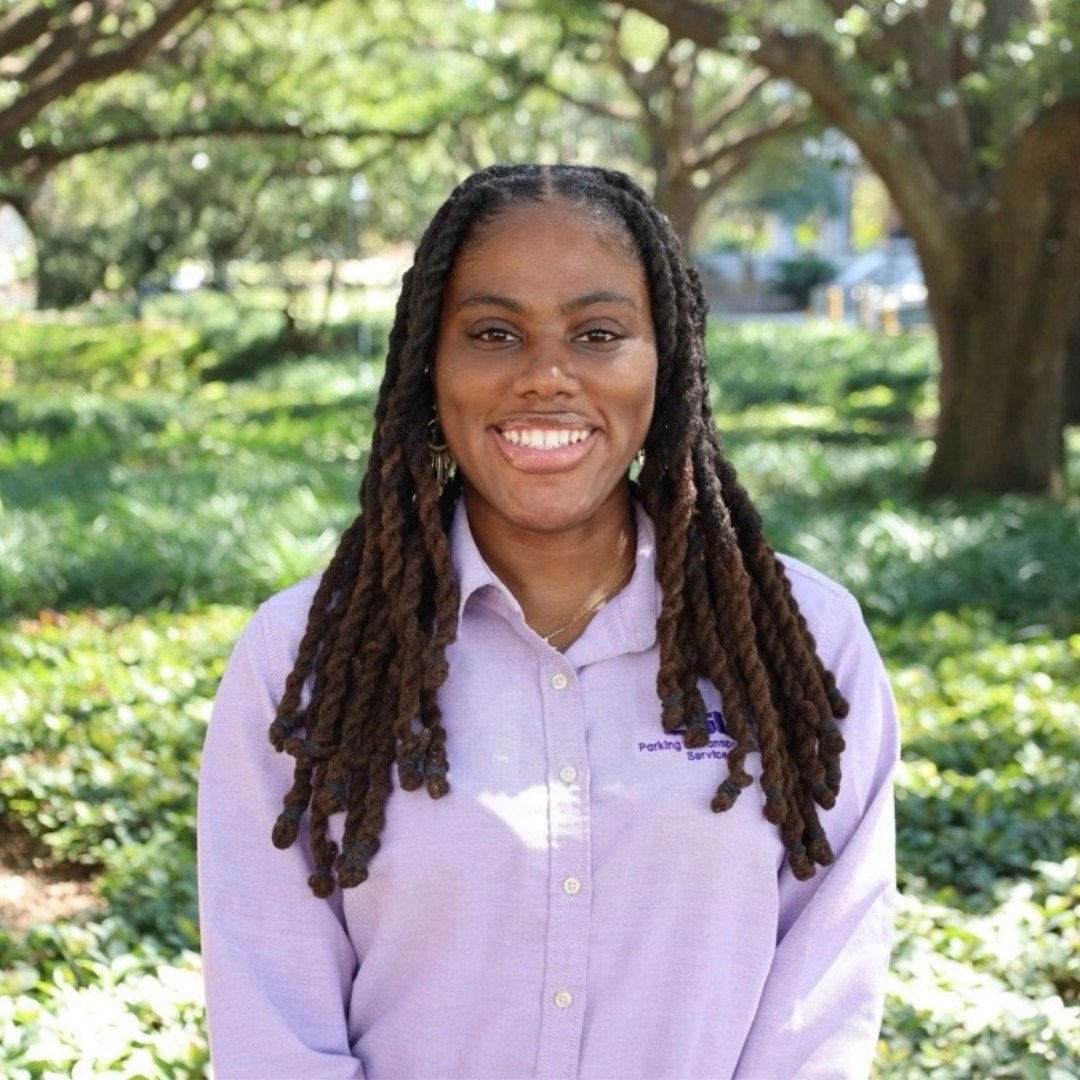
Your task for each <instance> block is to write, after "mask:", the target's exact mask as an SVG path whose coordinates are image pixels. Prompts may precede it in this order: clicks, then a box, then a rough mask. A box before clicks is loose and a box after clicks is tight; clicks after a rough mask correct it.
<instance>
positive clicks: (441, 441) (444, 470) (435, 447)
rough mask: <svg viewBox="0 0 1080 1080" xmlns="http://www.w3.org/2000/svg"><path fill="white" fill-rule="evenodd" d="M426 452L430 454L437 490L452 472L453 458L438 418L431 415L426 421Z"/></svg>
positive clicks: (444, 484) (443, 484)
mask: <svg viewBox="0 0 1080 1080" xmlns="http://www.w3.org/2000/svg"><path fill="white" fill-rule="evenodd" d="M427 427H428V440H427V448H428V454H429V455H430V456H431V468H432V470H433V471H434V473H435V483H436V484H438V485H439V490H440V491H442V489H443V488H444V487H445V486H446V481H447V480H449V479H450V477H451V476H453V474H454V458H453V455H452V454H451V453H450V447H449V446H448V445H447V442H446V436H445V435H444V434H443V431H442V425H440V423H439V418H438V417H437V416H433V417H432V418H431V419H430V420H429V421H428V426H427Z"/></svg>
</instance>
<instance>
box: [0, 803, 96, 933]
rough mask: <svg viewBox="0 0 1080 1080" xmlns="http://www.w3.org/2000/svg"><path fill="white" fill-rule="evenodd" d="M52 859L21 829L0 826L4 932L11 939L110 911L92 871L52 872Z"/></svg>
mask: <svg viewBox="0 0 1080 1080" xmlns="http://www.w3.org/2000/svg"><path fill="white" fill-rule="evenodd" d="M46 855H47V849H45V848H44V847H43V846H42V845H41V844H39V843H38V842H36V841H35V840H34V838H33V837H31V836H30V835H29V834H28V833H27V832H26V830H25V829H23V828H21V827H20V826H19V825H18V823H13V822H10V821H4V820H0V928H2V929H4V930H6V931H7V932H8V933H9V934H15V935H20V934H23V933H25V932H26V931H27V930H29V929H30V927H31V926H34V925H35V924H37V923H43V922H59V921H60V920H62V919H70V918H72V917H73V916H76V915H82V914H84V913H87V912H97V911H102V910H104V906H105V905H104V902H103V901H102V900H101V898H100V897H99V896H98V895H97V893H96V891H95V889H94V881H93V871H92V870H91V869H90V868H88V867H85V866H50V865H49V863H48V860H47V858H46Z"/></svg>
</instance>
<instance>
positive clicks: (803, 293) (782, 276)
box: [776, 253, 836, 308]
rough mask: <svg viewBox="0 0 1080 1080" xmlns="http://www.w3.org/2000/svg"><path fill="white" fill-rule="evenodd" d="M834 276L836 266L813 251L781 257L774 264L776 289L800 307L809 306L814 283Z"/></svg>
mask: <svg viewBox="0 0 1080 1080" xmlns="http://www.w3.org/2000/svg"><path fill="white" fill-rule="evenodd" d="M834 277H836V267H835V266H833V264H832V263H831V262H829V260H828V259H823V258H822V257H821V256H820V255H815V254H813V253H810V254H806V255H800V256H798V257H797V258H794V259H782V260H781V261H780V262H779V263H777V265H776V287H777V289H779V290H780V292H782V293H783V294H784V295H785V296H790V297H791V298H792V300H794V301H795V302H796V303H797V304H798V305H799V307H801V308H805V307H809V306H810V293H811V292H812V291H813V289H814V286H815V285H824V284H825V282H827V281H832V279H833V278H834Z"/></svg>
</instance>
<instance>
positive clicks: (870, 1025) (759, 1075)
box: [735, 593, 899, 1080]
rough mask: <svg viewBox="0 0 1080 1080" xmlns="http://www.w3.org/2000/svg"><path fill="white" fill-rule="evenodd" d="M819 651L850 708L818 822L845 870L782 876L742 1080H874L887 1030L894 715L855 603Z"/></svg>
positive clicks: (842, 611)
mask: <svg viewBox="0 0 1080 1080" xmlns="http://www.w3.org/2000/svg"><path fill="white" fill-rule="evenodd" d="M811 625H813V623H811ZM819 644H820V645H821V646H822V649H821V655H822V657H823V659H824V660H825V662H826V664H827V666H828V667H829V668H830V669H831V670H832V672H833V674H834V675H835V676H836V679H837V682H838V684H839V686H840V689H841V690H842V691H843V693H844V695H845V696H846V697H847V699H848V702H849V704H850V707H851V711H850V713H849V715H848V717H847V718H846V719H845V720H844V721H842V722H841V732H842V733H843V735H844V739H845V742H846V744H847V748H846V750H845V751H844V753H843V755H842V756H841V765H842V768H843V778H842V782H841V791H840V795H839V797H838V798H837V802H836V806H835V807H834V808H833V809H832V810H831V811H827V812H825V811H823V812H822V815H821V817H822V823H823V825H824V827H825V831H826V833H827V834H828V836H829V840H830V843H831V845H832V848H833V852H834V854H835V856H836V860H835V862H834V863H833V865H832V866H830V867H827V868H819V869H818V872H817V874H816V875H815V876H814V877H813V878H812V879H810V880H809V881H805V882H800V881H797V880H796V879H795V878H794V877H793V875H792V874H791V872H790V870H789V869H788V867H787V864H786V863H785V864H784V868H783V869H782V871H781V874H780V924H779V928H778V941H777V945H776V953H775V957H774V960H773V964H772V968H771V970H770V973H769V975H768V978H767V980H766V983H765V987H764V989H763V992H762V996H761V999H760V1002H759V1005H758V1009H757V1013H756V1015H755V1019H754V1022H753V1025H752V1026H751V1030H750V1033H749V1036H748V1038H747V1041H746V1043H745V1046H744V1049H743V1053H742V1056H741V1058H740V1060H739V1066H738V1069H737V1070H736V1073H735V1076H736V1080H766V1078H767V1080H787V1078H798V1080H866V1078H867V1077H868V1076H869V1075H870V1070H871V1065H872V1062H873V1058H874V1052H875V1048H876V1045H877V1039H878V1035H879V1031H880V1027H881V1017H882V1011H883V1007H884V999H885V983H886V976H887V973H888V966H889V956H890V952H891V948H892V936H893V908H894V900H895V890H896V851H895V820H894V810H893V787H892V785H893V774H894V771H895V767H896V762H897V758H898V755H899V735H898V724H897V716H896V706H895V703H894V701H893V696H892V692H891V690H890V687H889V684H888V681H887V679H886V676H885V671H884V668H883V665H882V663H881V659H880V657H879V656H878V653H877V649H876V648H875V646H874V643H873V641H872V640H871V637H870V633H869V631H868V630H867V628H866V625H865V623H864V622H863V619H862V616H861V614H860V612H859V609H858V605H857V604H856V602H855V601H854V599H853V598H852V597H850V596H849V595H848V594H846V593H844V594H842V596H841V597H840V598H839V599H837V600H836V602H835V604H834V605H833V612H832V613H831V619H830V621H829V623H828V625H827V627H826V628H825V633H824V634H822V635H821V636H819Z"/></svg>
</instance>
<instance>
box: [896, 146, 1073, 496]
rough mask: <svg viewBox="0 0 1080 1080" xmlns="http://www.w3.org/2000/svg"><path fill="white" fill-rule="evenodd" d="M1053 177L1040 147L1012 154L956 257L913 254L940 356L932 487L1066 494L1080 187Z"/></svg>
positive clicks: (965, 223)
mask: <svg viewBox="0 0 1080 1080" xmlns="http://www.w3.org/2000/svg"><path fill="white" fill-rule="evenodd" d="M1032 142H1034V140H1032ZM1053 145H1054V144H1053V143H1052V142H1051V141H1050V140H1047V141H1046V146H1047V147H1048V148H1049V151H1050V152H1053ZM1053 174H1054V171H1053V170H1052V169H1051V168H1050V167H1048V164H1047V160H1046V155H1045V154H1043V153H1042V152H1041V150H1040V152H1039V153H1029V154H1027V155H1026V156H1025V157H1023V158H1018V159H1017V161H1016V162H1015V163H1014V165H1013V166H1012V167H1010V168H1007V169H1006V170H1004V171H1003V174H1002V177H1001V178H1000V181H999V183H998V184H997V186H996V188H995V197H994V198H988V199H986V200H985V201H984V202H983V204H982V206H980V207H978V208H975V209H973V210H970V211H969V213H968V214H967V216H966V217H965V218H964V219H963V220H962V221H960V222H959V225H960V227H959V228H957V229H956V230H955V231H954V232H952V234H951V235H950V237H949V238H948V239H949V242H950V245H951V248H952V251H951V252H945V257H943V258H942V259H941V260H939V262H938V263H937V264H935V262H934V261H933V260H932V259H929V258H928V257H927V255H926V253H925V252H924V251H922V250H921V249H920V256H921V258H922V264H923V271H924V274H925V276H926V284H927V290H928V302H929V304H930V308H931V311H932V313H933V316H934V325H935V328H936V330H937V334H938V346H939V352H940V356H941V379H940V384H939V385H940V414H939V417H938V430H937V440H936V446H935V448H934V456H933V459H932V460H931V463H930V469H929V471H928V473H927V476H926V482H925V486H926V488H927V490H929V491H931V492H935V493H947V494H965V493H968V492H972V493H974V492H985V493H994V494H996V493H1004V492H1021V493H1026V494H1033V495H1050V496H1054V495H1061V494H1063V493H1064V489H1065V473H1066V470H1065V439H1064V420H1065V417H1064V408H1063V405H1064V394H1065V368H1066V364H1065V355H1066V342H1067V340H1068V337H1069V333H1070V330H1071V329H1072V327H1073V325H1074V323H1075V321H1076V312H1077V311H1078V310H1080V199H1078V198H1077V197H1076V196H1077V194H1080V193H1078V192H1075V191H1073V190H1072V189H1073V187H1074V186H1075V180H1072V179H1071V178H1070V183H1068V184H1062V183H1050V182H1048V181H1047V180H1046V179H1045V177H1046V176H1048V175H1049V176H1053ZM1059 175H1060V174H1059ZM916 243H917V244H918V239H916ZM950 256H951V258H950Z"/></svg>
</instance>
